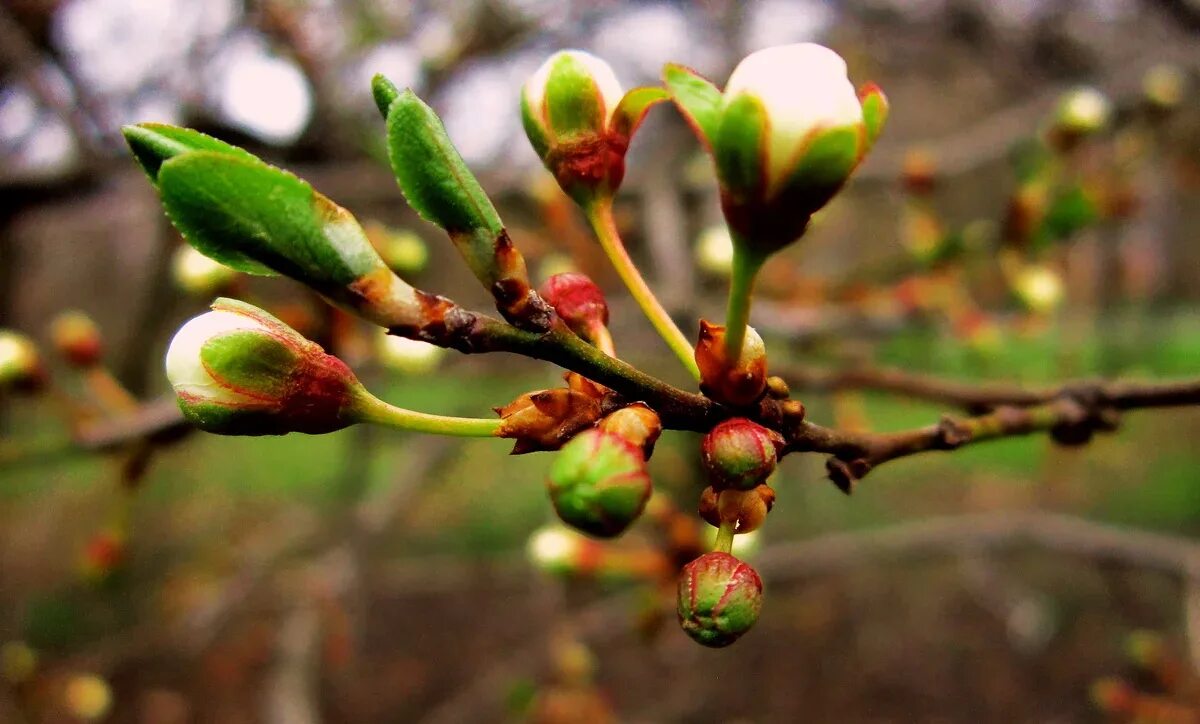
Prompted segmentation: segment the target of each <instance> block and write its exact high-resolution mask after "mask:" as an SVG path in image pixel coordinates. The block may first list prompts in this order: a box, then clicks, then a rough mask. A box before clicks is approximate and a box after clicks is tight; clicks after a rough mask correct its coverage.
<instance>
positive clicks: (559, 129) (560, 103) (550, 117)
mask: <svg viewBox="0 0 1200 724" xmlns="http://www.w3.org/2000/svg"><path fill="white" fill-rule="evenodd" d="M543 104H544V109H541V110H544V117H545V119H546V122H547V130H548V131H549V132H550V135H551V136H553V137H554V138H555V140H556V141H567V140H570V139H572V138H576V137H579V136H582V135H600V134H603V133H604V132H605V125H606V122H607V118H606V109H605V107H604V97H603V96H602V95H601V94H600V88H599V87H598V86H597V85H596V81H595V80H594V79H593V78H592V74H591V71H590V70H589V69H588V68H587V66H585V65H584V64H583V63H581V62H580V61H578V60H577V59H576V58H575V57H574V56H572V55H571V54H569V53H564V54H562V55H560V56H559V57H558V59H557V60H555V61H554V66H553V67H552V68H551V70H550V75H549V77H547V79H546V88H545V96H544V100H543ZM530 110H531V112H533V113H535V114H538V113H539V109H536V108H534V109H530ZM539 115H540V114H539Z"/></svg>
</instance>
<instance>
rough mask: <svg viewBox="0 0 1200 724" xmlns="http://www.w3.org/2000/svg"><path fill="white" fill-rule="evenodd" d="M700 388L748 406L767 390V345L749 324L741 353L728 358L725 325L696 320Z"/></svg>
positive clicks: (730, 402) (718, 398)
mask: <svg viewBox="0 0 1200 724" xmlns="http://www.w3.org/2000/svg"><path fill="white" fill-rule="evenodd" d="M696 366H697V367H699V368H700V388H701V389H702V390H703V391H704V394H706V395H708V396H709V397H711V398H713V399H714V400H716V401H717V402H722V403H725V404H727V405H732V406H734V407H749V406H750V405H753V404H754V403H756V402H758V401H759V399H760V398H762V396H763V395H764V394H765V393H766V391H767V347H766V345H765V344H763V341H762V337H760V336H758V332H756V331H755V330H754V328H753V327H746V339H745V341H744V342H743V343H742V354H741V356H739V357H738V359H737V360H730V359H728V357H726V354H725V327H724V325H720V324H709V323H708V322H706V321H705V320H703V319H702V320H700V338H699V340H698V341H697V342H696Z"/></svg>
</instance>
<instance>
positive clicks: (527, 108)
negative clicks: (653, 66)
mask: <svg viewBox="0 0 1200 724" xmlns="http://www.w3.org/2000/svg"><path fill="white" fill-rule="evenodd" d="M665 99H666V94H665V93H664V92H663V91H662V90H661V89H658V88H635V89H634V90H631V91H630V92H629V93H625V92H624V91H623V90H622V89H621V84H620V82H618V81H617V76H616V75H615V74H614V73H613V70H612V68H611V67H610V66H609V65H608V63H605V62H604V61H603V60H601V59H599V58H597V57H596V56H594V55H592V54H590V53H585V52H583V51H581V50H563V51H559V52H558V53H555V54H554V55H552V56H550V57H549V58H548V59H547V60H546V62H545V63H543V64H542V67H541V68H539V69H538V70H537V72H536V73H534V74H533V75H532V76H531V77H530V78H529V80H528V81H526V83H525V87H524V88H523V89H522V91H521V121H522V123H523V124H524V126H525V134H526V135H527V136H528V137H529V142H530V143H531V144H532V145H533V148H534V150H535V151H537V154H538V157H539V158H541V159H542V163H544V164H545V165H546V168H547V169H549V171H550V172H551V173H553V174H554V178H555V180H556V181H558V184H559V186H561V187H562V189H563V191H566V192H567V194H568V195H569V196H571V198H573V199H575V201H576V202H577V203H579V204H581V205H582V204H586V203H588V202H589V201H591V200H593V199H595V198H597V197H603V196H611V195H612V194H613V193H614V192H615V191H616V190H617V188H618V187H619V186H620V185H621V179H622V178H623V177H624V176H625V151H626V150H627V149H628V147H629V139H630V137H631V136H632V135H633V133H634V131H635V130H636V129H637V127H638V125H639V124H640V123H641V121H642V118H643V116H644V115H645V113H646V111H647V110H648V109H649V108H650V107H651V106H652V105H654V104H655V103H658V102H659V101H662V100H665Z"/></svg>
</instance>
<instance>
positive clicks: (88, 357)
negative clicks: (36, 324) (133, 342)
mask: <svg viewBox="0 0 1200 724" xmlns="http://www.w3.org/2000/svg"><path fill="white" fill-rule="evenodd" d="M50 338H51V340H52V341H53V342H54V347H55V349H57V350H58V353H59V354H61V355H62V356H63V358H64V359H65V360H66V361H67V362H68V363H69V364H70V365H71V366H72V367H78V368H80V369H88V368H91V367H95V366H96V365H98V364H100V359H101V357H103V356H104V341H103V339H102V338H101V337H100V329H99V328H98V327H97V326H96V323H95V322H93V321H92V319H91V317H89V316H87V315H86V314H84V313H83V312H79V311H74V310H72V311H69V312H63V313H62V314H60V315H58V316H57V317H55V318H54V321H53V322H51V323H50Z"/></svg>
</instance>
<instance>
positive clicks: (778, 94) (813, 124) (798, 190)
mask: <svg viewBox="0 0 1200 724" xmlns="http://www.w3.org/2000/svg"><path fill="white" fill-rule="evenodd" d="M663 77H664V81H665V82H666V85H667V88H668V89H669V90H670V92H671V95H672V98H673V100H674V101H675V103H676V105H677V106H678V107H679V109H680V110H681V111H682V112H683V114H684V116H685V117H686V118H687V119H688V121H689V123H690V124H691V125H692V128H693V130H694V131H695V132H696V134H697V135H698V136H699V137H700V140H701V141H702V142H703V143H704V144H705V146H706V147H707V148H708V149H709V151H710V152H711V153H712V155H713V160H714V161H715V163H716V169H717V178H718V181H719V183H720V187H721V206H722V210H723V211H724V213H725V218H726V221H727V222H728V223H729V227H730V230H731V232H732V235H733V239H734V258H733V277H732V279H731V287H730V295H729V305H728V315H727V318H726V328H727V330H728V336H727V342H728V344H729V347H728V349H729V351H730V357H731V358H732V357H733V356H734V354H733V353H734V352H735V351H736V350H738V349H740V342H741V338H742V334H743V333H742V329H743V328H744V327H745V325H746V324H747V322H748V320H749V310H750V300H749V296H750V293H751V291H752V290H753V287H754V277H755V275H756V274H757V272H758V269H759V268H760V267H761V266H762V264H763V262H764V261H765V260H766V259H767V258H768V257H769V256H770V255H771V254H773V253H774V252H776V251H778V250H779V249H781V248H783V247H784V246H787V245H788V244H791V243H792V242H793V241H795V240H796V239H798V238H799V237H800V236H801V235H802V234H803V233H804V230H805V229H806V228H807V226H808V223H809V220H810V218H811V217H812V215H813V214H814V213H815V212H816V211H818V210H819V209H820V208H821V207H823V206H824V205H825V204H826V203H828V202H829V200H830V199H831V198H833V196H834V195H835V194H836V193H837V192H838V191H839V190H840V189H841V187H842V186H843V185H844V184H845V182H846V179H847V178H848V177H849V176H850V174H851V173H852V172H853V171H854V169H855V168H856V167H857V166H858V164H859V163H860V162H861V161H862V159H863V157H864V156H865V155H866V154H867V152H868V151H869V150H870V148H871V146H872V145H873V144H874V142H875V140H876V138H877V137H878V136H879V132H880V131H881V130H882V127H883V123H884V121H885V119H886V116H887V101H886V99H885V98H884V96H883V93H882V92H881V91H880V90H879V88H877V87H876V86H874V85H871V84H868V85H866V86H864V87H863V88H861V89H860V90H859V91H857V92H856V91H855V89H854V86H853V85H851V84H850V81H849V80H848V78H847V77H846V63H845V62H844V61H843V60H842V59H841V57H839V56H838V55H837V53H834V52H833V51H832V50H829V49H828V48H825V47H822V46H820V45H816V44H813V43H799V44H795V45H784V46H777V47H772V48H766V49H764V50H760V51H758V52H755V53H752V54H751V55H749V56H748V57H746V58H745V59H743V60H742V62H741V63H739V64H738V66H737V68H735V69H734V71H733V74H732V75H731V76H730V77H729V82H728V83H727V84H726V87H725V91H724V93H722V92H721V91H719V90H717V88H716V87H715V86H713V85H712V84H711V83H709V82H708V81H706V80H704V79H703V78H701V77H699V76H698V75H696V74H695V73H694V72H692V71H690V70H688V69H687V68H683V67H681V66H677V65H668V66H667V67H666V68H665V69H664V72H663Z"/></svg>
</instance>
